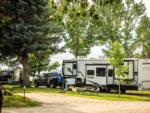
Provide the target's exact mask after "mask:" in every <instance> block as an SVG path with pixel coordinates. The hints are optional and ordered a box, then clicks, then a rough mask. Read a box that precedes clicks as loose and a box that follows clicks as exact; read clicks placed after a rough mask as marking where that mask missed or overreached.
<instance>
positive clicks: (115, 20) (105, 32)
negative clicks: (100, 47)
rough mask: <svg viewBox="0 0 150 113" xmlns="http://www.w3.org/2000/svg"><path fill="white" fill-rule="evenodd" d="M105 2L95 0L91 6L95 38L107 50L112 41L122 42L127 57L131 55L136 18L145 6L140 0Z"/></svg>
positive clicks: (142, 12) (139, 16)
mask: <svg viewBox="0 0 150 113" xmlns="http://www.w3.org/2000/svg"><path fill="white" fill-rule="evenodd" d="M106 3H107V4H106ZM106 3H105V2H104V3H101V2H100V1H96V2H95V4H94V5H93V6H92V7H93V10H94V13H93V15H94V17H95V18H94V20H93V22H94V24H95V28H96V30H97V32H96V34H97V38H98V40H99V42H100V43H102V44H105V45H106V46H107V47H108V50H109V49H110V45H111V43H112V42H115V41H119V42H122V43H123V46H124V48H125V51H126V54H127V57H132V56H133V50H134V48H133V47H132V45H133V43H134V38H135V37H134V34H135V33H134V31H135V29H136V27H137V25H138V23H137V22H138V20H139V19H140V18H141V17H142V16H143V14H144V11H145V6H144V4H143V3H142V2H139V3H136V2H135V1H134V0H124V1H123V0H117V1H115V0H108V1H107V2H106ZM106 55H108V53H107V51H106Z"/></svg>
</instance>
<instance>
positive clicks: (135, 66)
mask: <svg viewBox="0 0 150 113" xmlns="http://www.w3.org/2000/svg"><path fill="white" fill-rule="evenodd" d="M124 65H128V71H127V72H125V73H126V75H127V79H125V80H123V81H122V82H121V91H122V92H125V91H126V90H148V89H150V59H138V58H127V59H125V61H124ZM114 70H115V68H114V67H113V66H112V65H111V64H110V62H109V61H108V60H107V59H105V60H104V59H102V60H100V59H97V60H96V59H83V60H82V59H80V60H64V61H63V66H62V73H63V75H64V77H65V78H66V80H67V82H68V85H75V86H83V85H94V84H96V85H98V86H99V87H100V88H101V89H104V90H106V91H111V90H113V89H118V78H117V76H115V73H114Z"/></svg>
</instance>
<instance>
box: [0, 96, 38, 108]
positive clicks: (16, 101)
mask: <svg viewBox="0 0 150 113" xmlns="http://www.w3.org/2000/svg"><path fill="white" fill-rule="evenodd" d="M40 105H41V103H40V102H36V101H32V100H30V99H28V98H25V101H24V97H22V96H19V95H12V96H4V100H3V107H36V106H40Z"/></svg>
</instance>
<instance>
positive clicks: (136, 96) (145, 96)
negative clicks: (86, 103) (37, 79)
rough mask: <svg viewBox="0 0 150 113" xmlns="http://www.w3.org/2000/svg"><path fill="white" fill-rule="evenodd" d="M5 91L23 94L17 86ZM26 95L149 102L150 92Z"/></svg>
mask: <svg viewBox="0 0 150 113" xmlns="http://www.w3.org/2000/svg"><path fill="white" fill-rule="evenodd" d="M4 87H5V88H6V89H8V88H10V89H11V90H13V92H14V93H23V88H21V87H18V86H8V85H7V86H4ZM26 92H27V93H32V92H37V93H38V92H45V93H55V94H62V95H66V96H76V97H84V98H92V99H98V100H112V101H150V91H142V94H140V93H141V92H140V91H128V93H127V94H121V97H119V96H118V94H114V93H99V94H98V95H96V94H92V95H90V94H87V93H84V94H83V93H82V94H81V93H80V94H78V93H77V92H69V91H68V92H66V93H62V92H63V91H62V90H61V89H51V88H27V89H26Z"/></svg>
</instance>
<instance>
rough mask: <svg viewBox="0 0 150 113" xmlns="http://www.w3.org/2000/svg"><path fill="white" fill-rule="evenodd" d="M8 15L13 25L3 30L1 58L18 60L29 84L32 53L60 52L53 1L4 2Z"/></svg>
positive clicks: (9, 0)
mask: <svg viewBox="0 0 150 113" xmlns="http://www.w3.org/2000/svg"><path fill="white" fill-rule="evenodd" d="M2 7H3V9H4V12H5V15H7V16H9V17H10V18H11V22H10V23H9V24H7V25H5V26H3V27H2V28H0V31H1V32H0V37H1V43H2V46H0V53H2V54H1V57H7V56H11V57H18V58H19V60H20V63H21V64H22V66H23V77H24V84H25V85H29V54H30V53H36V52H37V51H46V50H47V49H49V50H50V51H51V52H52V53H53V52H55V51H56V50H57V49H58V42H59V41H60V38H59V33H58V32H59V30H58V27H56V24H55V23H54V22H53V19H52V18H51V17H52V16H53V14H54V13H53V12H52V11H53V10H52V7H51V5H50V4H49V0H4V3H3V5H2Z"/></svg>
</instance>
